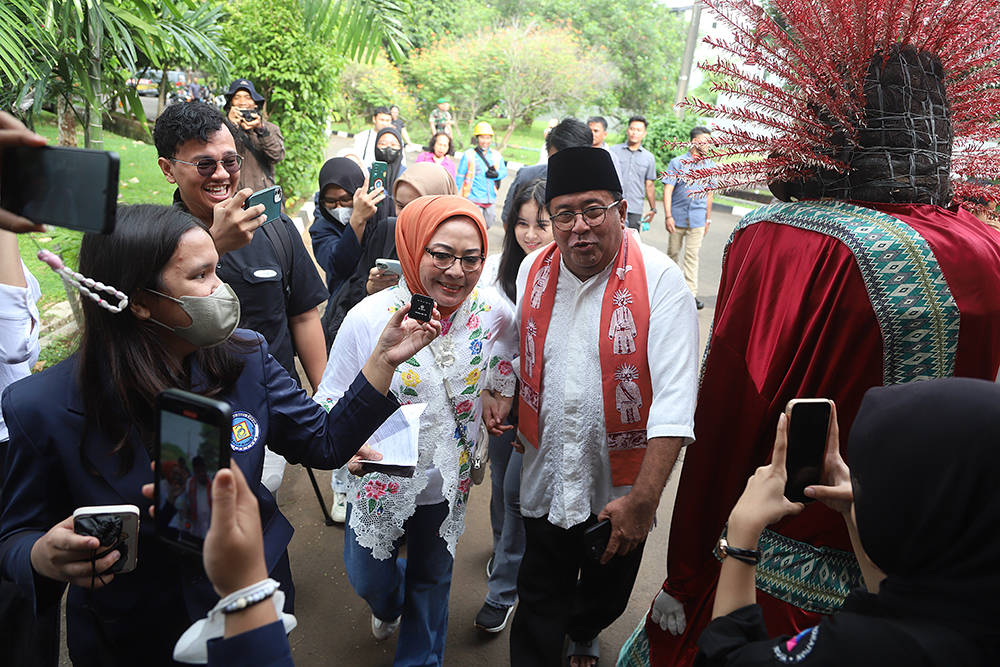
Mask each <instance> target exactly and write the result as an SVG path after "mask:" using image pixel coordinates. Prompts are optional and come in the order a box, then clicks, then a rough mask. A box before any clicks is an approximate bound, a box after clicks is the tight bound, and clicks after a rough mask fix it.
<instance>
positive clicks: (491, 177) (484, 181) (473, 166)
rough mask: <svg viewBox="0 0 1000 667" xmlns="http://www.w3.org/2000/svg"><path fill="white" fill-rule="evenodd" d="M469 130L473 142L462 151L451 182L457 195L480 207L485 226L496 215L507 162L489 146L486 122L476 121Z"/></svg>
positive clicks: (490, 134) (490, 130)
mask: <svg viewBox="0 0 1000 667" xmlns="http://www.w3.org/2000/svg"><path fill="white" fill-rule="evenodd" d="M473 133H474V134H475V136H476V145H475V146H474V147H473V148H470V149H469V150H467V151H465V152H464V153H462V161H461V162H459V164H458V173H457V175H456V176H455V181H456V183H457V185H458V192H459V194H461V195H462V196H463V197H465V198H466V199H468V200H469V201H471V202H472V203H473V204H475V205H476V206H478V207H479V208H480V209H481V210H482V213H483V220H485V221H486V229H489V228H490V227H492V226H493V220H494V218H495V217H496V200H497V190H499V189H500V181H502V180H503V179H505V178H507V163H506V162H504V159H503V155H501V154H500V151H498V150H494V149H492V148H490V144H491V143H492V142H493V128H492V127H491V126H490V124H489V123H477V124H476V128H475V130H473Z"/></svg>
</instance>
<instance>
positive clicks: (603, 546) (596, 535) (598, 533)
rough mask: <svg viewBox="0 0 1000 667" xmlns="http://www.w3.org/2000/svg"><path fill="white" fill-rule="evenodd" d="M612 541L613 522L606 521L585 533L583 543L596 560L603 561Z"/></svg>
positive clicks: (596, 524) (598, 523)
mask: <svg viewBox="0 0 1000 667" xmlns="http://www.w3.org/2000/svg"><path fill="white" fill-rule="evenodd" d="M610 540H611V521H610V520H608V519H605V520H604V521H598V522H597V523H595V524H594V525H593V526H591V527H590V528H588V529H587V530H585V531H583V543H584V544H585V545H586V547H587V553H588V554H589V555H590V557H591V558H593V559H594V560H601V556H603V555H604V552H605V551H606V550H607V548H608V542H609V541H610Z"/></svg>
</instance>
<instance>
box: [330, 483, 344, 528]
mask: <svg viewBox="0 0 1000 667" xmlns="http://www.w3.org/2000/svg"><path fill="white" fill-rule="evenodd" d="M330 518H331V519H333V520H334V521H336V522H337V523H344V521H346V520H347V494H346V493H338V492H336V491H335V492H334V493H333V506H332V507H330Z"/></svg>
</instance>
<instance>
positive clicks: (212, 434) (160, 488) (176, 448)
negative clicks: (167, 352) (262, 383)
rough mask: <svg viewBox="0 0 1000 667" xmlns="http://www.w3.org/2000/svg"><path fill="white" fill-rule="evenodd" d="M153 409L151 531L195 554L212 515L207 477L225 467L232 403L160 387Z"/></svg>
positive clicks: (230, 434) (209, 484) (233, 434)
mask: <svg viewBox="0 0 1000 667" xmlns="http://www.w3.org/2000/svg"><path fill="white" fill-rule="evenodd" d="M156 414H157V426H156V432H157V440H156V446H155V451H154V460H155V461H156V469H155V474H154V487H153V491H154V503H155V504H156V505H155V506H156V512H155V516H154V525H155V526H156V533H157V535H159V536H160V537H161V538H162V539H163V540H164V541H166V542H168V543H170V544H173V545H176V546H178V547H180V548H181V549H183V550H185V551H189V552H192V553H197V554H200V553H201V550H202V545H203V544H204V542H205V536H206V535H207V534H208V527H209V524H210V523H211V519H212V514H211V513H212V499H211V491H210V490H211V486H212V480H213V479H214V478H215V474H216V473H217V472H218V471H219V470H220V469H221V468H226V467H229V450H230V442H231V439H232V438H233V437H235V434H236V431H235V429H234V426H233V416H232V408H230V406H229V404H228V403H225V402H223V401H217V400H214V399H211V398H205V397H204V396H199V395H198V394H192V393H190V392H187V391H182V390H180V389H166V390H164V391H162V392H160V393H159V394H158V395H157V397H156Z"/></svg>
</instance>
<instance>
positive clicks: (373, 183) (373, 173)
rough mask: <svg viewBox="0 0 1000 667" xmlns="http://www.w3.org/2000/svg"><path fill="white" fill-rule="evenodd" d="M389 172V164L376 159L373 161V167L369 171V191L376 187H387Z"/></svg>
mask: <svg viewBox="0 0 1000 667" xmlns="http://www.w3.org/2000/svg"><path fill="white" fill-rule="evenodd" d="M388 173H389V165H387V164H386V163H385V162H379V161H378V160H376V161H375V162H372V168H371V170H370V171H369V172H368V192H371V191H372V190H374V189H375V188H383V189H385V177H386V174H388Z"/></svg>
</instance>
